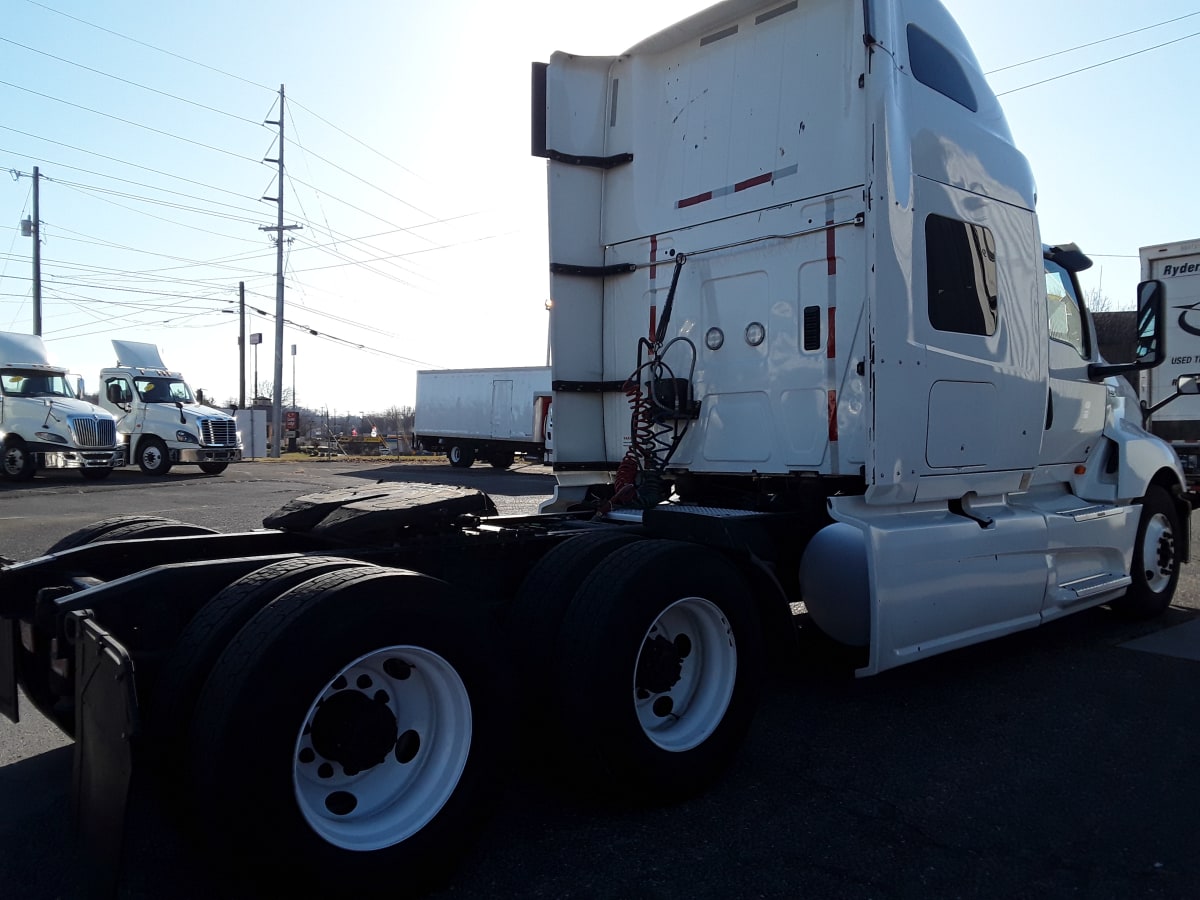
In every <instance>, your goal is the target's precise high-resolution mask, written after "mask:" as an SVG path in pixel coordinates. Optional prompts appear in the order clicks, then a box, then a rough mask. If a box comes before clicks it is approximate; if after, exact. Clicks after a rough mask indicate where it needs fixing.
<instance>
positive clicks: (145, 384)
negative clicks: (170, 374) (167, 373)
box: [133, 377, 196, 403]
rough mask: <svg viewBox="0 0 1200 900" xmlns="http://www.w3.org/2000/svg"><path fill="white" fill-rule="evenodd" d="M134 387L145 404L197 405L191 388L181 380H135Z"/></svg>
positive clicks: (145, 378)
mask: <svg viewBox="0 0 1200 900" xmlns="http://www.w3.org/2000/svg"><path fill="white" fill-rule="evenodd" d="M133 386H134V388H136V389H137V392H138V396H139V397H141V398H142V402H144V403H195V402H196V401H195V399H194V398H193V397H192V391H191V388H189V387H188V386H187V383H186V382H185V381H183V380H182V379H179V378H147V377H139V378H135V379H133Z"/></svg>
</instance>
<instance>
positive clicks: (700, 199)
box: [675, 191, 713, 209]
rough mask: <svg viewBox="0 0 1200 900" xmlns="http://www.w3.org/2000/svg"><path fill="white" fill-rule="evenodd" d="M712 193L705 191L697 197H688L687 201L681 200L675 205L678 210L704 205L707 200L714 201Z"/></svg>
mask: <svg viewBox="0 0 1200 900" xmlns="http://www.w3.org/2000/svg"><path fill="white" fill-rule="evenodd" d="M712 196H713V195H712V191H705V192H704V193H703V194H697V195H696V196H695V197H688V198H687V199H686V200H680V201H679V202H678V203H676V204H675V207H676V208H677V209H684V208H686V207H688V206H695V205H696V204H697V203H703V202H704V201H706V200H711V199H712Z"/></svg>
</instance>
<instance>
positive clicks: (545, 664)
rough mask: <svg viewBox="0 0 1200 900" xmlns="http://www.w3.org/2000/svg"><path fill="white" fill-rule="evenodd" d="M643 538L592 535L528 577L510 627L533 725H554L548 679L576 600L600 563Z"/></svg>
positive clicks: (555, 553)
mask: <svg viewBox="0 0 1200 900" xmlns="http://www.w3.org/2000/svg"><path fill="white" fill-rule="evenodd" d="M637 539H638V534H637V533H636V532H634V531H633V530H632V529H624V528H622V529H606V530H604V531H594V532H587V533H585V534H580V535H577V536H575V537H572V538H568V539H567V540H565V541H563V542H562V543H560V544H556V545H555V546H554V547H552V548H551V549H550V551H549V552H547V553H546V555H545V556H543V557H542V558H541V559H540V560H538V561H537V563H535V564H534V566H533V568H532V569H530V570H529V574H528V575H526V576H525V580H524V581H522V582H521V587H520V588H519V589H518V591H517V594H516V597H514V598H513V602H512V604H511V605H510V606H509V607H508V610H507V617H506V622H505V624H506V625H507V626H508V633H509V635H510V638H511V640H512V642H513V645H514V647H515V650H516V652H515V653H514V654H513V657H514V659H516V660H517V664H518V665H519V667H520V670H521V675H522V680H523V684H522V695H523V696H524V697H525V698H526V700H527V704H526V705H527V710H526V711H527V713H528V715H529V718H530V720H531V722H532V723H535V724H538V725H542V724H547V723H549V722H550V721H551V720H552V718H553V715H552V710H553V709H554V708H555V707H556V705H557V704H556V701H555V697H554V690H553V687H552V685H551V684H550V683H548V679H547V678H546V677H545V676H546V672H547V671H549V668H550V666H551V665H552V663H553V661H554V652H555V649H556V647H557V642H558V635H559V631H560V629H561V628H562V623H563V617H564V616H565V615H566V612H567V608H568V607H569V606H570V605H571V598H572V597H574V596H575V592H576V591H578V590H579V586H580V585H581V584H583V582H584V581H585V580H586V579H587V577H588V576H589V575H590V574H591V573H592V570H593V569H594V568H596V566H597V565H598V564H599V562H600V561H601V560H602V559H604V558H605V557H606V556H608V555H609V554H610V553H612V552H613V551H614V550H616V549H617V548H618V547H624V546H626V545H627V544H631V543H633V542H634V541H635V540H637Z"/></svg>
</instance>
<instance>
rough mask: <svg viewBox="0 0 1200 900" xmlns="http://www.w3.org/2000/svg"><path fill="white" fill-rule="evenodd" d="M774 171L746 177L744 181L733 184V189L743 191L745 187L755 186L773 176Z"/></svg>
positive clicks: (764, 182)
mask: <svg viewBox="0 0 1200 900" xmlns="http://www.w3.org/2000/svg"><path fill="white" fill-rule="evenodd" d="M774 174H775V173H774V172H763V173H762V174H761V175H756V176H755V177H753V178H747V179H746V180H745V181H739V182H738V183H737V184H735V185H734V186H733V189H734V191H744V190H745V189H746V188H752V187H757V186H758V185H760V184H766V183H767V182H768V181H770V180H771V179H772V178H773V177H774Z"/></svg>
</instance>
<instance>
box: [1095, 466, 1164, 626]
mask: <svg viewBox="0 0 1200 900" xmlns="http://www.w3.org/2000/svg"><path fill="white" fill-rule="evenodd" d="M1140 505H1141V507H1142V511H1141V517H1140V518H1139V519H1138V528H1137V538H1136V540H1135V541H1134V544H1133V564H1132V566H1131V567H1130V572H1129V574H1130V576H1131V577H1132V578H1133V584H1131V585H1130V586H1129V589H1128V590H1126V591H1125V594H1124V596H1122V597H1120V598H1118V599H1116V600H1114V601H1113V602H1112V603H1111V604H1110V606H1112V608H1113V609H1114V610H1116V611H1117V612H1119V613H1121V614H1122V615H1124V616H1127V617H1129V618H1131V619H1148V618H1152V617H1153V616H1157V615H1160V614H1162V613H1164V612H1166V610H1167V607H1169V606H1170V605H1171V599H1172V598H1173V597H1174V596H1175V586H1176V585H1177V584H1178V583H1179V565H1180V548H1179V547H1178V545H1177V541H1178V539H1179V538H1178V536H1179V534H1180V531H1179V513H1178V512H1177V511H1176V509H1175V504H1174V503H1172V502H1171V496H1170V494H1168V493H1167V492H1166V490H1165V489H1163V488H1161V487H1159V486H1158V485H1156V484H1152V485H1150V487H1149V488H1147V489H1146V496H1144V497H1143V498H1142V499H1141V502H1140Z"/></svg>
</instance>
